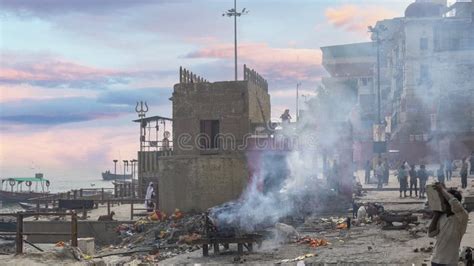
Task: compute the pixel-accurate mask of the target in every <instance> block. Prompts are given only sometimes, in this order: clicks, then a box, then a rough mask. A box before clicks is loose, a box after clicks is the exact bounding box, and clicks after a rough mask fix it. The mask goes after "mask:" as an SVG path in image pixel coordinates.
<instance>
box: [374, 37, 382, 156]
mask: <svg viewBox="0 0 474 266" xmlns="http://www.w3.org/2000/svg"><path fill="white" fill-rule="evenodd" d="M375 34H376V38H377V125H380V123H381V122H382V118H381V115H380V36H379V30H377V31H375ZM378 159H379V161H380V160H381V159H382V153H381V152H379V153H378Z"/></svg>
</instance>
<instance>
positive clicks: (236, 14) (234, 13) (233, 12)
mask: <svg viewBox="0 0 474 266" xmlns="http://www.w3.org/2000/svg"><path fill="white" fill-rule="evenodd" d="M247 13H248V10H246V9H245V8H244V9H242V11H241V12H237V0H234V8H233V9H229V10H227V11H226V12H224V14H222V16H227V17H234V71H235V81H237V17H240V16H242V15H245V14H247Z"/></svg>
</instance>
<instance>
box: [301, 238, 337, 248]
mask: <svg viewBox="0 0 474 266" xmlns="http://www.w3.org/2000/svg"><path fill="white" fill-rule="evenodd" d="M297 243H298V244H308V245H309V246H310V247H312V248H317V247H321V246H327V245H329V242H328V241H327V240H326V239H317V238H311V237H309V236H305V237H303V238H301V239H299V240H298V241H297Z"/></svg>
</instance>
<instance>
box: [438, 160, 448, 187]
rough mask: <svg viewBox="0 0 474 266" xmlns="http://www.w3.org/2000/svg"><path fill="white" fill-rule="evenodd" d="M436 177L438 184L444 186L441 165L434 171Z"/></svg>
mask: <svg viewBox="0 0 474 266" xmlns="http://www.w3.org/2000/svg"><path fill="white" fill-rule="evenodd" d="M436 176H437V177H438V182H440V183H441V184H444V182H445V180H446V177H445V176H444V166H443V165H442V164H440V165H439V168H438V170H437V171H436Z"/></svg>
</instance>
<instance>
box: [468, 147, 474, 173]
mask: <svg viewBox="0 0 474 266" xmlns="http://www.w3.org/2000/svg"><path fill="white" fill-rule="evenodd" d="M469 162H470V163H471V171H470V174H471V175H474V151H472V152H471V157H470V158H469Z"/></svg>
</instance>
